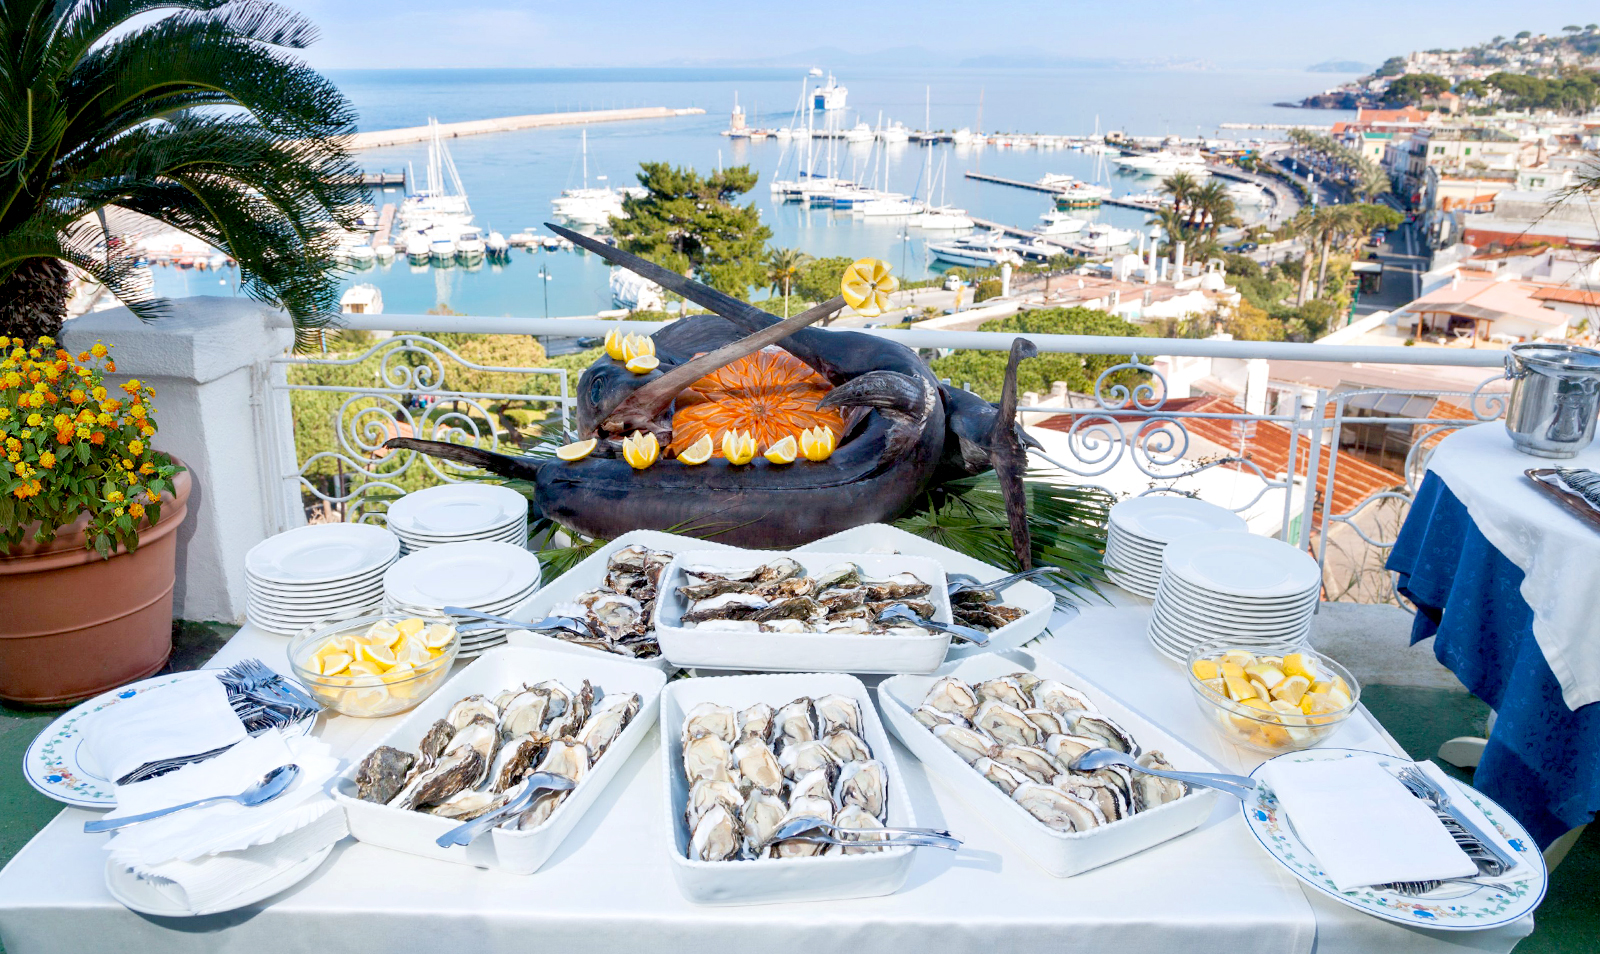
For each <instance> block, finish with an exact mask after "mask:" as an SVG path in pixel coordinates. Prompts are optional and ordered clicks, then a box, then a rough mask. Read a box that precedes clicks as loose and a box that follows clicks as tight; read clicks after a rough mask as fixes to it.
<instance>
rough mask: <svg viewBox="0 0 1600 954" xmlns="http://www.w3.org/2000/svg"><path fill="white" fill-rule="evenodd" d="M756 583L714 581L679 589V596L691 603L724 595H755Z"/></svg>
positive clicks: (692, 584)
mask: <svg viewBox="0 0 1600 954" xmlns="http://www.w3.org/2000/svg"><path fill="white" fill-rule="evenodd" d="M755 589H756V585H755V584H754V583H740V582H738V581H736V580H712V581H711V582H709V583H691V584H689V585H687V586H680V587H678V595H679V596H681V597H683V598H684V599H685V600H688V601H689V602H691V603H692V602H695V601H698V600H709V599H711V598H712V597H713V596H721V595H722V594H724V593H754V592H755Z"/></svg>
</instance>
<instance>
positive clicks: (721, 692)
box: [661, 673, 917, 946]
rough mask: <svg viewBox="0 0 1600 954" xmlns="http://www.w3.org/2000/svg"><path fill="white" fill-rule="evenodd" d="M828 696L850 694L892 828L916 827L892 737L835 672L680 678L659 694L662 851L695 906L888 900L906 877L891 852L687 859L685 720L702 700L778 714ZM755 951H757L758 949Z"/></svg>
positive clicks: (866, 699) (857, 684) (904, 852)
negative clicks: (879, 773)
mask: <svg viewBox="0 0 1600 954" xmlns="http://www.w3.org/2000/svg"><path fill="white" fill-rule="evenodd" d="M830 693H838V694H840V695H845V696H850V697H851V698H853V699H855V700H856V702H858V703H859V704H860V705H861V729H862V731H861V736H862V739H863V741H865V742H866V743H867V746H868V747H869V748H871V749H872V757H873V758H875V759H877V760H878V761H880V762H882V763H883V767H884V769H885V770H886V771H887V772H888V774H889V824H890V825H891V826H897V827H898V826H907V827H912V826H915V825H916V823H917V821H916V818H915V816H913V815H912V812H911V797H910V795H909V794H907V792H906V786H905V782H904V780H903V779H902V778H901V777H900V766H899V765H898V764H896V762H895V758H894V750H893V748H892V747H891V745H890V743H889V736H888V735H887V734H886V733H885V732H884V731H883V723H882V722H880V721H878V711H877V709H876V708H874V707H873V705H872V697H871V696H870V695H869V694H868V693H867V688H866V686H863V685H862V684H861V680H859V679H857V678H855V677H854V676H847V675H843V674H840V673H783V674H774V675H760V676H708V677H703V678H699V679H679V680H677V681H675V682H673V683H672V685H671V686H669V687H667V690H666V691H665V692H663V693H662V694H661V771H662V775H663V778H664V781H665V784H664V785H663V790H664V791H665V792H666V799H665V803H666V804H665V810H666V824H667V830H668V831H669V832H671V833H672V837H671V838H670V839H669V840H668V844H667V850H668V852H669V854H670V855H671V857H672V876H673V877H674V878H675V879H677V882H678V890H680V891H682V892H683V896H684V897H685V898H687V899H688V900H689V901H692V902H694V903H695V904H774V903H778V902H785V901H833V900H837V899H840V898H874V897H878V896H880V895H885V894H893V893H894V892H896V891H898V890H900V887H901V885H903V884H905V881H906V876H907V875H908V874H909V873H910V871H911V853H912V849H910V848H889V849H885V850H883V851H876V852H869V853H867V854H861V855H830V856H826V857H812V858H761V859H757V860H754V861H691V860H690V859H689V856H688V852H689V831H688V827H687V826H686V825H685V823H684V810H685V809H686V808H687V807H688V804H689V784H688V781H687V780H686V779H685V778H684V776H683V767H682V766H683V741H682V738H681V736H682V735H683V718H684V714H685V713H686V712H688V711H689V710H690V709H693V708H694V707H695V706H696V705H698V704H699V703H702V702H715V703H717V704H719V705H724V706H732V707H733V708H734V709H736V710H737V709H744V708H747V707H749V706H752V705H755V704H756V703H758V702H765V703H767V704H768V705H770V706H772V707H774V708H777V707H778V706H781V705H784V704H785V703H788V702H790V701H793V700H795V699H798V698H800V697H801V696H811V697H812V698H817V697H819V696H825V695H828V694H830ZM758 946H759V945H758Z"/></svg>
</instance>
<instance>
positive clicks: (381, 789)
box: [356, 745, 417, 805]
mask: <svg viewBox="0 0 1600 954" xmlns="http://www.w3.org/2000/svg"><path fill="white" fill-rule="evenodd" d="M416 763H417V757H416V756H415V755H412V754H411V753H410V752H402V751H400V750H399V749H397V748H394V747H393V746H388V745H380V746H378V747H377V748H375V749H373V750H372V751H371V752H369V753H367V757H366V758H364V759H362V760H361V767H360V768H358V769H356V794H357V796H359V797H360V798H361V799H362V801H368V802H377V803H378V804H380V805H381V804H383V803H385V802H387V801H389V799H391V798H394V797H395V796H396V795H398V794H399V793H400V789H401V788H402V787H404V785H405V781H406V775H407V774H408V773H409V772H410V771H411V766H413V765H415V764H416Z"/></svg>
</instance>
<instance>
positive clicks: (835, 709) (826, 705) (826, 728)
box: [814, 693, 861, 735]
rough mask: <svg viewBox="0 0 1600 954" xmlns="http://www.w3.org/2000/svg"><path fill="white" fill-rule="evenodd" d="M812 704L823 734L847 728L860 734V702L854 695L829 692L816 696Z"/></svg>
mask: <svg viewBox="0 0 1600 954" xmlns="http://www.w3.org/2000/svg"><path fill="white" fill-rule="evenodd" d="M814 705H815V707H816V710H817V722H818V724H819V726H820V728H821V732H822V734H823V735H827V734H828V733H830V732H833V731H834V730H835V729H849V730H850V731H851V732H854V733H855V734H857V735H860V734H861V703H859V702H857V701H856V699H855V697H853V696H846V695H842V694H839V693H830V694H829V695H826V696H820V697H818V699H817V700H816V702H815V703H814Z"/></svg>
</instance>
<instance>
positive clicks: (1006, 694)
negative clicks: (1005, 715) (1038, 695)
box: [972, 676, 1033, 712]
mask: <svg viewBox="0 0 1600 954" xmlns="http://www.w3.org/2000/svg"><path fill="white" fill-rule="evenodd" d="M972 690H973V692H975V693H976V694H977V696H978V701H979V702H987V701H988V700H990V699H996V700H999V701H1000V702H1004V703H1005V704H1006V705H1008V706H1011V707H1012V708H1014V709H1016V710H1018V711H1019V712H1020V711H1021V710H1023V709H1031V708H1033V700H1031V699H1029V698H1028V696H1027V694H1026V693H1024V692H1023V691H1022V683H1021V682H1020V681H1018V680H1017V678H1016V677H1015V676H1001V677H1000V678H998V679H988V680H985V681H983V682H980V683H978V684H977V685H976V686H973V687H972Z"/></svg>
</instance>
